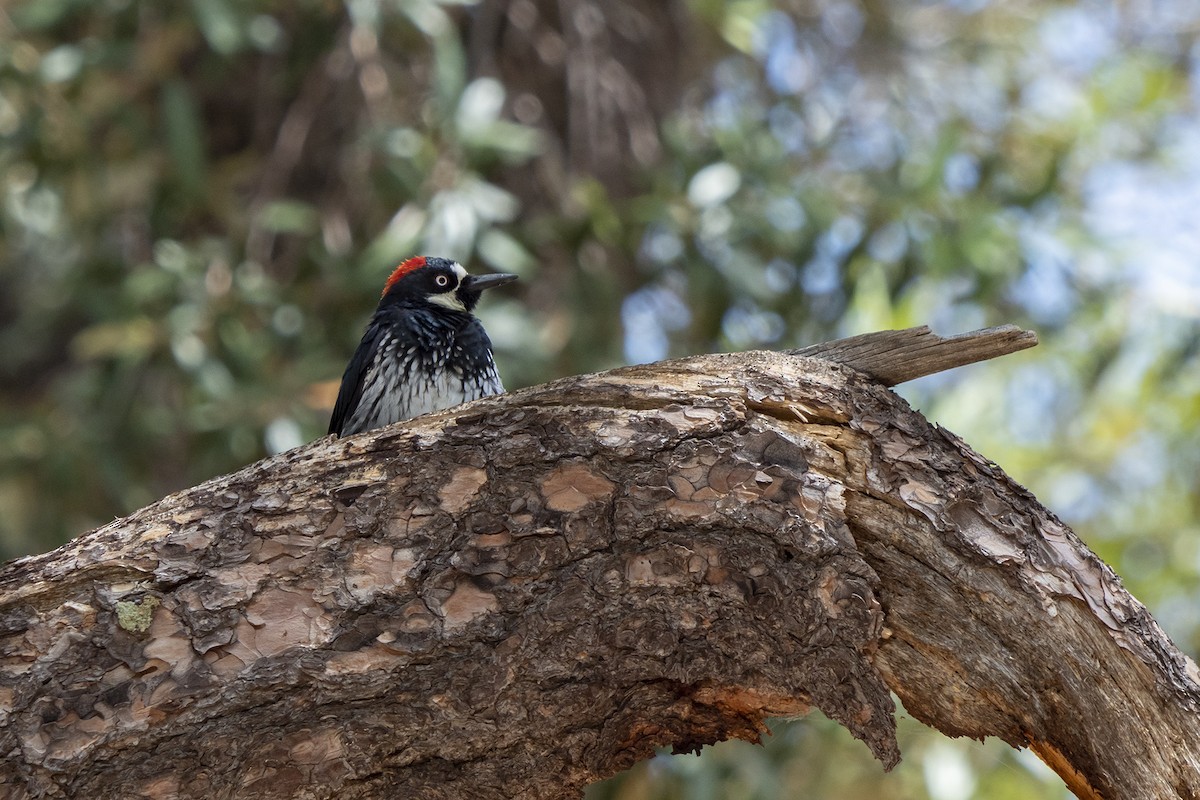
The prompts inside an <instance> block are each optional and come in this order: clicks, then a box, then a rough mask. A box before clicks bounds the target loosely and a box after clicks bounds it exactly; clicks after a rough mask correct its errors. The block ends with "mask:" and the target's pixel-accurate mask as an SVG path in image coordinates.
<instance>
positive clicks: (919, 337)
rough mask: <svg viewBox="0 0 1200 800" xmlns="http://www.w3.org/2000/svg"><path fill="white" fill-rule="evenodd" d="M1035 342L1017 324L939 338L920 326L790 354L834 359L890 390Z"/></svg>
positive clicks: (1029, 332)
mask: <svg viewBox="0 0 1200 800" xmlns="http://www.w3.org/2000/svg"><path fill="white" fill-rule="evenodd" d="M1037 341H1038V340H1037V334H1036V333H1034V332H1033V331H1027V330H1022V329H1021V328H1018V327H1017V326H1016V325H1000V326H997V327H995V328H985V329H983V330H979V331H971V332H969V333H962V334H959V335H958V336H949V337H942V336H938V335H937V334H936V333H933V332H932V331H931V330H929V327H928V326H925V325H922V326H920V327H918V328H905V329H904V330H899V331H876V332H874V333H864V334H860V335H859V336H851V337H850V338H848V339H837V340H835V341H832V342H821V343H820V344H814V345H810V346H808V347H804V348H801V349H799V350H793V351H791V353H792V354H793V355H797V356H809V357H812V358H823V359H826V360H827V361H836V362H837V363H839V364H845V365H846V366H848V367H850V368H851V369H854V370H857V371H859V372H864V373H866V374H867V375H870V376H871V377H872V378H874V379H875V380H877V381H879V382H880V383H882V384H883V385H884V386H895V385H896V384H898V383H904V382H905V381H911V380H915V379H917V378H923V377H925V376H926V375H932V374H934V373H935V372H944V371H945V370H948V369H954V368H955V367H962V366H965V365H967V364H974V363H976V362H978V361H986V360H987V359H989V358H998V357H1000V356H1005V355H1008V354H1009V353H1015V352H1017V351H1019V350H1025V349H1027V348H1030V347H1034V346H1036V345H1037Z"/></svg>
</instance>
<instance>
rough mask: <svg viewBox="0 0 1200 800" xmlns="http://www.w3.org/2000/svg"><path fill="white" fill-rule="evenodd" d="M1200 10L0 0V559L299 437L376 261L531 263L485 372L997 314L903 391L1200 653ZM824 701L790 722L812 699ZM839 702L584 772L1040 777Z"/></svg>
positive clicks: (861, 785) (876, 789)
mask: <svg viewBox="0 0 1200 800" xmlns="http://www.w3.org/2000/svg"><path fill="white" fill-rule="evenodd" d="M1198 30H1200V8H1197V7H1196V6H1195V4H1193V3H1188V2H1186V0H1164V2H1160V3H1155V4H1146V5H1137V4H1133V5H1129V4H1121V3H1117V2H1115V0H1091V2H1088V3H1083V4H1077V5H1067V4H1056V3H1050V2H1033V1H1032V0H1018V1H1017V2H1008V3H1004V4H1000V3H996V2H988V0H954V1H953V2H946V3H924V2H916V1H915V0H911V1H906V2H897V3H880V2H877V0H862V1H861V2H856V0H804V1H803V2H802V1H801V0H794V1H793V2H788V1H787V0H777V1H776V2H768V1H767V0H755V1H747V2H737V3H723V2H714V1H713V0H690V2H688V1H685V0H673V1H667V0H660V1H659V2H655V3H632V2H620V1H617V0H614V2H608V3H603V4H601V3H588V2H579V3H567V4H563V3H551V2H548V0H517V2H512V3H500V2H487V1H481V2H476V3H471V2H461V3H453V2H436V1H435V0H349V2H346V3H345V4H342V3H336V2H331V1H328V0H302V1H301V2H293V3H283V2H277V1H275V2H272V0H244V1H243V2H239V3H233V2H229V0H192V2H190V3H186V4H162V3H152V2H139V1H138V0H100V1H99V2H91V3H81V2H77V1H76V0H25V1H24V2H15V3H11V4H9V5H8V6H6V7H5V8H3V9H0V192H2V207H0V287H2V288H0V556H4V557H12V556H16V555H20V554H23V553H27V552H36V551H41V550H45V549H48V548H50V547H53V546H55V545H56V544H58V543H61V542H63V541H65V540H66V539H68V538H70V537H71V536H73V535H76V534H78V533H80V532H82V531H83V530H86V529H88V528H90V527H92V526H94V525H97V524H100V523H103V522H105V521H106V520H108V519H110V518H112V517H113V516H117V515H122V514H125V513H128V512H130V511H132V510H134V509H136V508H138V507H139V506H142V505H144V504H146V503H149V502H152V501H153V500H155V499H157V498H159V497H160V496H162V495H164V494H167V493H169V492H171V491H175V490H178V489H182V488H185V487H187V486H190V485H194V484H196V483H198V482H200V481H202V480H204V479H206V478H209V477H211V476H214V475H217V474H221V473H224V472H228V471H231V470H233V469H236V468H237V467H239V466H242V465H244V464H246V463H248V462H251V461H253V460H255V459H258V458H260V457H262V456H264V455H267V454H269V453H272V452H278V451H280V450H283V449H287V448H289V447H292V446H295V445H298V444H301V443H303V442H305V441H308V440H311V439H312V438H315V437H316V436H319V435H321V434H322V433H323V432H324V427H325V422H326V419H327V416H326V415H327V413H328V407H329V406H330V405H331V403H332V392H333V391H335V390H336V380H337V379H338V377H339V376H340V372H341V369H342V367H343V365H344V363H345V359H346V358H347V357H348V356H349V354H350V353H351V351H352V350H353V347H354V345H355V344H356V342H357V340H358V337H359V335H360V333H361V327H362V325H363V323H364V322H365V320H366V317H367V315H368V314H369V313H370V311H371V309H372V308H373V306H374V302H375V299H376V296H377V295H376V292H377V291H378V289H379V287H380V285H381V283H382V280H383V278H384V277H385V276H386V274H387V272H388V270H389V269H390V267H391V266H392V265H394V264H395V263H396V262H397V261H399V260H401V259H402V258H404V257H406V256H408V255H412V254H414V253H430V254H438V255H446V256H452V257H455V258H458V259H460V260H464V261H465V262H467V263H469V264H471V265H472V266H473V268H475V269H477V270H478V269H484V268H493V269H498V270H504V271H512V272H518V273H519V274H521V276H522V278H523V279H524V280H523V281H522V282H521V284H519V285H518V287H517V288H516V289H514V290H512V291H510V292H508V293H507V294H504V295H501V296H496V297H489V298H488V302H487V303H485V306H484V308H483V309H482V315H483V316H484V318H485V324H486V325H487V327H488V330H489V331H490V332H491V333H492V335H493V339H494V340H495V342H496V345H497V349H498V356H499V359H500V361H501V368H502V372H503V374H504V375H505V378H506V382H507V384H508V385H509V386H510V387H516V386H523V385H528V384H532V383H536V382H540V381H543V380H546V379H548V378H552V377H555V376H557V375H561V374H570V373H578V372H585V371H591V370H596V369H602V368H606V367H609V366H614V365H617V364H620V363H623V362H626V361H639V360H653V359H658V358H664V357H668V356H672V355H682V354H687V353H693V352H704V351H711V350H715V349H747V348H754V347H787V346H796V345H802V344H806V343H809V342H812V341H815V340H820V339H825V338H831V337H833V336H837V335H847V334H852V333H857V332H861V331H864V330H870V329H880V328H888V327H902V326H909V325H917V324H923V323H930V324H932V325H933V326H934V327H935V328H937V329H938V330H939V331H941V332H944V333H953V332H958V331H960V330H965V329H968V328H972V327H979V326H983V325H988V324H999V323H1003V322H1016V323H1019V324H1022V325H1025V326H1028V327H1033V328H1035V329H1036V330H1038V332H1039V333H1040V335H1041V336H1042V341H1043V344H1042V345H1041V346H1040V347H1039V348H1037V350H1035V351H1033V352H1030V353H1025V354H1022V355H1020V356H1015V357H1011V358H1008V359H1003V360H1001V361H998V362H995V363H990V364H986V365H981V366H978V367H973V368H969V369H964V370H959V371H957V372H956V373H952V374H947V375H940V376H932V377H931V378H928V379H925V380H922V381H919V382H916V383H915V384H913V385H911V386H907V387H904V388H903V393H904V394H905V395H906V396H907V397H909V398H910V400H912V401H913V402H914V404H915V405H917V406H918V407H920V408H921V409H922V410H923V411H924V412H925V413H926V414H927V415H928V416H930V417H931V418H932V419H935V420H937V421H939V422H941V423H942V424H945V425H946V426H947V427H949V428H951V429H952V430H954V431H956V432H957V433H959V434H960V435H962V436H963V437H964V438H965V439H966V440H967V441H969V442H970V443H971V444H972V445H973V446H974V447H975V448H976V449H977V450H979V451H980V452H982V453H983V454H985V455H986V456H987V457H989V458H991V459H993V460H995V461H996V462H998V463H999V464H1001V465H1002V466H1003V467H1004V468H1005V469H1006V470H1008V471H1009V472H1010V473H1011V474H1013V475H1014V476H1015V477H1017V478H1018V479H1019V480H1021V481H1022V482H1023V483H1025V484H1026V485H1028V486H1029V487H1030V488H1031V489H1032V490H1033V491H1034V492H1035V493H1036V494H1037V495H1038V496H1039V497H1040V498H1041V499H1042V500H1043V501H1044V502H1045V503H1046V504H1047V505H1049V506H1050V507H1051V508H1053V509H1055V510H1056V511H1058V512H1059V513H1060V514H1061V515H1062V516H1063V518H1064V519H1065V520H1066V521H1067V522H1068V523H1069V524H1071V525H1072V526H1074V527H1075V529H1076V530H1077V531H1079V532H1080V533H1081V535H1083V536H1084V538H1085V539H1086V540H1087V541H1088V542H1089V543H1090V544H1091V545H1092V546H1093V547H1094V548H1095V549H1096V550H1097V551H1098V552H1099V553H1100V554H1101V555H1102V556H1103V557H1105V558H1106V559H1107V560H1108V561H1109V562H1110V563H1112V564H1113V565H1114V566H1115V567H1116V569H1117V570H1118V572H1119V573H1121V574H1122V576H1123V577H1124V578H1125V580H1126V582H1127V584H1128V585H1129V586H1130V588H1131V589H1132V590H1133V591H1134V593H1135V594H1137V595H1138V596H1139V597H1140V598H1142V599H1143V600H1144V601H1145V602H1147V603H1148V604H1149V605H1150V606H1151V608H1152V610H1153V611H1154V612H1155V613H1156V615H1157V616H1158V617H1159V619H1160V620H1161V621H1162V622H1163V623H1164V625H1165V626H1166V627H1167V628H1168V630H1169V631H1170V632H1171V633H1172V635H1173V636H1174V637H1176V639H1177V641H1179V642H1180V643H1181V644H1182V645H1183V647H1184V649H1185V650H1188V651H1190V652H1192V653H1195V652H1196V651H1197V650H1198V649H1200V624H1197V617H1196V613H1195V609H1196V608H1198V607H1200V522H1198V520H1200V434H1198V433H1197V432H1198V431H1200V369H1198V367H1200V364H1198V363H1197V362H1198V361H1200V332H1198V326H1197V320H1198V319H1200V266H1197V265H1198V264H1200V241H1198V240H1197V238H1196V237H1195V234H1194V227H1195V225H1194V219H1193V217H1194V212H1193V211H1192V209H1194V208H1195V207H1196V204H1197V203H1198V202H1200V118H1198V114H1197V99H1198V98H1200V78H1198V76H1200V66H1198V65H1200V61H1198V60H1197V58H1198V57H1197V55H1196V54H1197V53H1200V47H1198V46H1197V41H1196V38H1197V34H1196V31H1198ZM816 716H818V715H814V717H816ZM901 735H902V745H903V747H904V753H905V758H906V761H905V762H904V764H903V765H902V766H901V767H900V768H899V769H898V770H897V772H896V773H893V774H892V775H888V776H885V775H883V774H882V772H881V771H880V770H879V768H878V766H877V765H875V764H873V763H872V762H870V761H869V759H868V757H867V755H866V751H865V749H864V748H862V747H861V745H858V744H857V743H855V742H853V741H851V740H850V737H849V736H847V735H846V734H845V733H844V732H841V731H839V730H838V729H836V727H835V726H833V725H831V724H830V723H827V722H824V721H821V720H819V719H815V718H814V719H810V720H806V721H804V722H801V723H796V724H785V723H781V724H780V725H778V726H777V727H776V732H775V735H774V736H773V737H771V738H770V739H769V740H768V744H767V747H766V748H753V747H751V746H750V745H745V744H741V743H732V744H725V745H721V746H718V747H715V748H710V749H709V750H707V751H706V752H705V753H704V754H703V755H702V756H701V757H699V758H693V757H672V758H665V757H663V758H660V759H656V760H654V761H652V762H649V763H647V764H643V765H639V767H637V768H636V769H635V770H633V771H632V772H631V773H629V774H627V775H625V776H621V777H619V778H617V779H614V780H613V781H609V782H606V783H605V784H603V785H600V786H597V787H595V788H594V790H593V793H592V794H593V797H595V798H614V800H615V799H616V798H620V799H621V800H631V799H632V798H672V797H679V798H683V797H687V798H705V797H721V798H774V797H783V796H787V797H801V796H803V797H835V796H836V797H845V798H853V797H868V796H872V797H873V796H878V795H879V794H880V793H883V795H884V796H889V797H912V798H924V797H928V798H932V799H933V800H960V798H968V797H988V798H1005V797H1014V798H1015V797H1023V798H1025V797H1044V798H1057V797H1064V796H1065V790H1064V789H1062V787H1061V784H1060V783H1059V782H1058V781H1057V779H1055V778H1054V777H1053V776H1049V777H1048V776H1047V774H1046V772H1045V770H1044V769H1043V768H1041V767H1040V765H1038V764H1037V763H1036V762H1034V761H1033V760H1031V759H1030V758H1028V757H1027V755H1028V754H1024V753H1013V752H1011V751H1009V750H1008V749H1007V748H1005V747H1004V746H1002V745H999V746H998V745H994V744H987V745H974V744H971V743H962V742H957V741H948V740H945V739H943V738H941V737H938V736H936V735H934V734H931V733H930V732H928V731H926V730H925V729H923V728H921V727H920V726H918V725H916V724H915V723H911V722H904V724H903V725H902V728H901Z"/></svg>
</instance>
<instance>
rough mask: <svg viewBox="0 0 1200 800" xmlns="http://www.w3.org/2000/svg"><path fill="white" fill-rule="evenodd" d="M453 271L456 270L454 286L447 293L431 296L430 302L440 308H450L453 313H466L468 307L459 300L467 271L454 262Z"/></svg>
mask: <svg viewBox="0 0 1200 800" xmlns="http://www.w3.org/2000/svg"><path fill="white" fill-rule="evenodd" d="M451 269H453V270H454V277H455V281H454V286H453V287H451V288H450V289H448V290H447V291H444V292H440V293H438V294H431V295H430V296H429V302H431V303H437V304H438V305H439V306H442V307H443V308H448V309H450V310H451V311H466V310H467V307H466V306H464V305H463V302H462V300H459V299H458V287H459V286H462V282H463V278H465V277H467V270H466V268H465V267H463V265H462V264H459V263H458V262H457V261H455V262H454V264H453V265H452V266H451Z"/></svg>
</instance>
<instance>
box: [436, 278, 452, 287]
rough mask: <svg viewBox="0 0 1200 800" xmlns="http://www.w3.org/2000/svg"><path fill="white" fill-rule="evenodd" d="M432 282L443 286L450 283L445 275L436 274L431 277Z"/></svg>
mask: <svg viewBox="0 0 1200 800" xmlns="http://www.w3.org/2000/svg"><path fill="white" fill-rule="evenodd" d="M433 282H434V283H436V284H437V285H438V286H441V287H443V288H445V287H446V286H449V285H450V279H449V278H447V277H446V276H445V275H438V276H437V277H436V278H434V279H433Z"/></svg>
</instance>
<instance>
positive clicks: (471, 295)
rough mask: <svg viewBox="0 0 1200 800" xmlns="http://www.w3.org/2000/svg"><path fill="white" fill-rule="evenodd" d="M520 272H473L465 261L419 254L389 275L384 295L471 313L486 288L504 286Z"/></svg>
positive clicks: (387, 298) (384, 297)
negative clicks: (513, 273)
mask: <svg viewBox="0 0 1200 800" xmlns="http://www.w3.org/2000/svg"><path fill="white" fill-rule="evenodd" d="M516 279H517V276H516V275H507V274H503V273H497V274H494V275H480V276H476V275H469V274H467V271H466V270H465V269H464V268H463V266H462V264H459V263H458V262H457V261H451V260H450V259H448V258H437V257H435V256H416V257H414V258H410V259H408V260H407V261H405V262H404V263H403V264H401V265H400V266H398V267H396V270H395V271H394V272H393V273H392V275H391V277H390V278H388V280H387V283H386V284H385V285H384V287H383V299H384V300H385V301H386V300H389V299H394V300H424V301H426V302H429V303H433V304H434V305H437V306H441V307H442V308H445V309H447V310H450V311H459V312H462V313H467V314H469V313H471V312H472V311H474V310H475V304H476V303H478V302H479V296H480V295H481V294H483V290H484V289H490V288H492V287H493V286H503V285H504V284H506V283H512V282H513V281H515V280H516Z"/></svg>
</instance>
